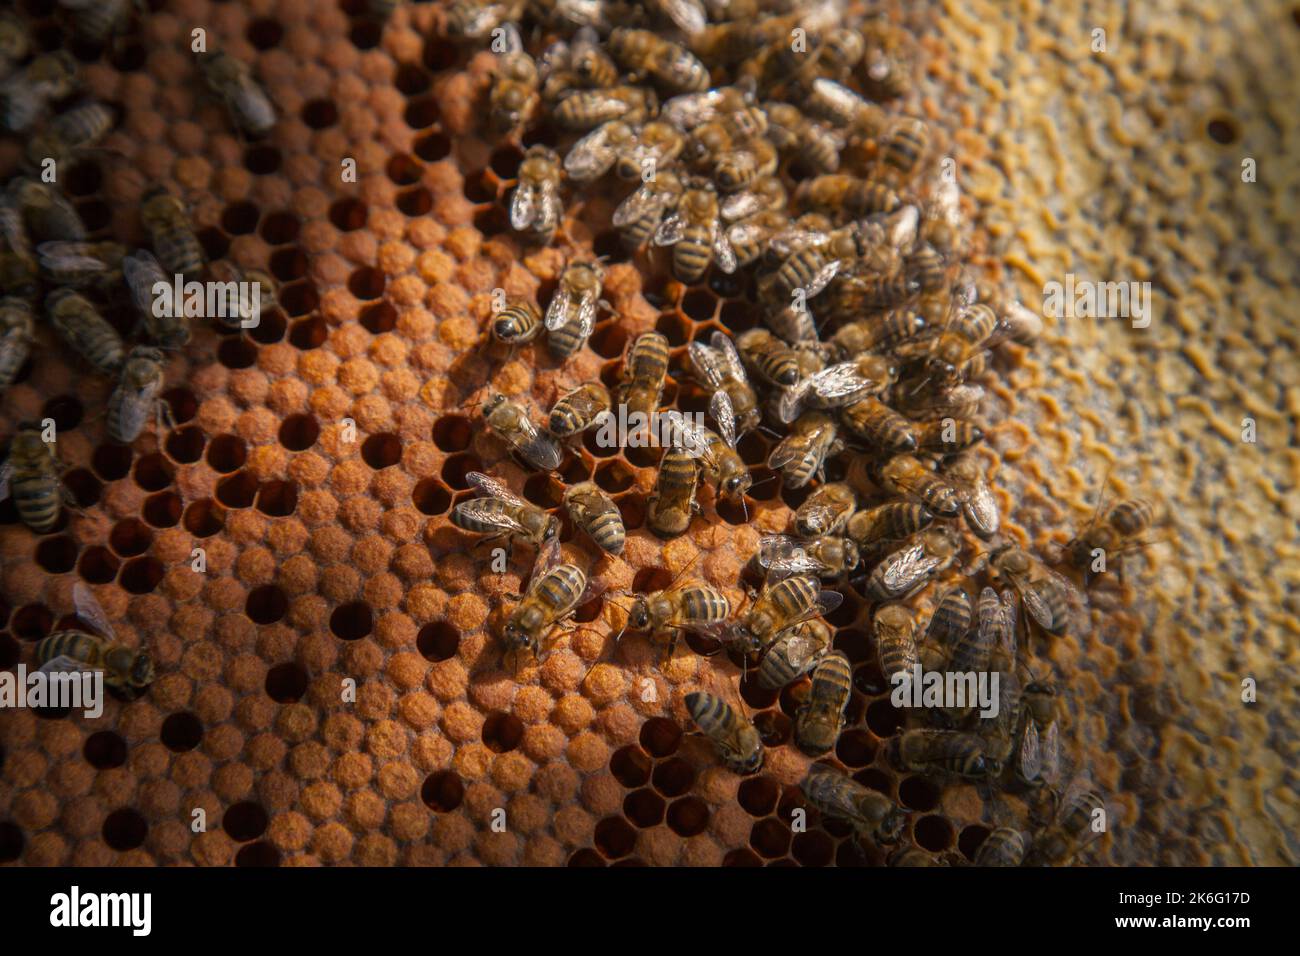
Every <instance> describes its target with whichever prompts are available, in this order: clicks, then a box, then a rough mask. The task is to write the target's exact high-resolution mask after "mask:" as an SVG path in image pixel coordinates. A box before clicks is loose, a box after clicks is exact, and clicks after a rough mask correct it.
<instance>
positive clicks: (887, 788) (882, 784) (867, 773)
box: [853, 767, 894, 797]
mask: <svg viewBox="0 0 1300 956" xmlns="http://www.w3.org/2000/svg"><path fill="white" fill-rule="evenodd" d="M853 779H854V780H856V781H857V782H858V783H860V784H862V785H863V786H864V787H870V788H871V789H872V790H879V791H880V792H881V793H883V794H884V795H885V796H887V797H892V796H893V795H894V787H893V778H892V777H891V776H890V775H889V774H887V773H885V772H884V771H883V770H877V769H876V768H875V767H868V768H867V769H866V770H859V771H858V772H857V773H855V774H854V775H853Z"/></svg>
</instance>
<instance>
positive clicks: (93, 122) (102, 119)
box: [23, 100, 117, 170]
mask: <svg viewBox="0 0 1300 956" xmlns="http://www.w3.org/2000/svg"><path fill="white" fill-rule="evenodd" d="M115 122H117V113H116V111H115V110H114V109H112V108H111V107H109V106H107V105H106V104H104V103H100V102H97V101H95V100H90V101H88V102H86V103H82V104H81V105H79V106H74V107H73V108H72V109H70V110H68V111H67V112H66V113H60V114H59V115H58V116H56V117H54V118H53V119H52V120H50V122H49V123H48V124H46V126H45V128H44V129H43V130H42V131H41V132H40V133H38V134H36V135H35V136H32V137H31V138H30V139H29V140H28V142H27V148H26V150H25V151H24V153H23V156H24V159H25V161H26V163H27V166H28V168H30V169H32V170H39V169H42V168H43V164H44V163H45V161H46V160H47V159H52V160H54V161H55V162H56V163H57V164H58V165H60V166H62V165H63V164H64V163H67V162H70V161H71V160H73V159H74V158H76V157H77V156H78V155H80V154H81V153H83V152H85V151H87V150H89V149H91V148H92V147H94V146H95V144H96V143H98V142H99V141H100V140H101V139H103V138H104V137H105V136H107V135H108V132H109V130H111V129H112V128H113V124H114V123H115Z"/></svg>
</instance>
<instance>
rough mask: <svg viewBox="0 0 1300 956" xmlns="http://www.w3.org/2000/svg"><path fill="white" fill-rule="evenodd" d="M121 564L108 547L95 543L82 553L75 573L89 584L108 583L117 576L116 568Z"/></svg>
mask: <svg viewBox="0 0 1300 956" xmlns="http://www.w3.org/2000/svg"><path fill="white" fill-rule="evenodd" d="M121 565H122V562H121V561H119V560H118V559H117V558H116V557H115V556H114V554H113V552H111V551H109V550H108V548H105V547H102V546H100V545H95V546H93V547H90V548H87V549H86V551H85V553H84V554H82V556H81V563H80V564H79V565H78V567H77V573H78V574H80V575H81V578H82V580H83V581H86V582H87V583H89V584H108V583H109V582H110V581H112V580H113V579H114V578H115V577H117V569H118V568H119V567H121Z"/></svg>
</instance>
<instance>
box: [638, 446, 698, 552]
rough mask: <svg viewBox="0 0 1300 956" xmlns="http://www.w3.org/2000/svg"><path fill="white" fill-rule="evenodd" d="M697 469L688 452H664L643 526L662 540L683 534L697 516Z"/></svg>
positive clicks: (669, 449) (671, 449)
mask: <svg viewBox="0 0 1300 956" xmlns="http://www.w3.org/2000/svg"><path fill="white" fill-rule="evenodd" d="M698 474H699V466H698V465H697V464H696V462H695V457H694V455H692V454H691V453H690V452H687V451H683V450H682V449H680V448H666V449H664V456H663V459H662V460H661V461H660V463H659V473H658V475H656V477H655V486H654V491H652V492H651V493H650V497H649V498H648V499H647V501H646V525H647V526H648V527H649V528H650V530H651V531H653V532H654V533H655V534H656V535H658V536H659V537H661V538H676V537H678V536H679V535H682V534H685V533H686V529H687V528H689V527H690V524H691V518H693V517H694V516H695V515H697V514H699V512H700V506H699V503H698V502H697V501H696V500H695V482H696V480H697V476H698Z"/></svg>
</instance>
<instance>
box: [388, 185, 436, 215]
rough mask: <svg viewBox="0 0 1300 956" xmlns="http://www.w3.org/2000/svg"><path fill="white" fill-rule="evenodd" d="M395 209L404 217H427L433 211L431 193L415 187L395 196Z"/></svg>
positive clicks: (420, 187)
mask: <svg viewBox="0 0 1300 956" xmlns="http://www.w3.org/2000/svg"><path fill="white" fill-rule="evenodd" d="M396 203H397V208H398V210H399V211H400V212H401V213H402V214H403V215H405V216H412V217H414V216H427V215H429V212H430V211H431V210H432V209H433V193H431V192H429V190H427V189H425V188H424V187H423V186H416V187H414V188H413V189H407V190H404V191H402V192H400V193H398V194H397V200H396Z"/></svg>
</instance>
